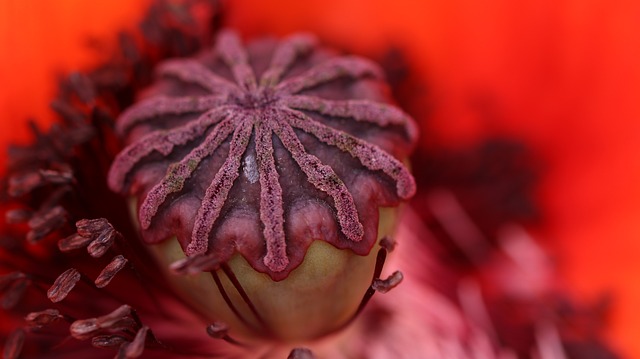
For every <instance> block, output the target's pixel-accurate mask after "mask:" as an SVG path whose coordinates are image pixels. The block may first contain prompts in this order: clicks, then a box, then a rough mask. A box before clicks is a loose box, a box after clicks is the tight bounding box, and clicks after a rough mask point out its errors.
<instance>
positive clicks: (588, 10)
mask: <svg viewBox="0 0 640 359" xmlns="http://www.w3.org/2000/svg"><path fill="white" fill-rule="evenodd" d="M147 3H148V0H144V1H136V2H135V3H134V5H132V1H131V0H94V1H91V2H87V1H83V0H57V1H55V2H54V1H41V0H2V1H1V2H0V54H1V55H0V81H1V86H0V116H1V118H0V121H1V122H0V128H1V130H0V144H1V145H2V147H3V148H5V147H6V144H7V143H9V142H16V141H25V140H27V139H28V131H27V128H26V126H25V122H26V121H25V120H26V119H27V118H29V117H33V118H37V119H38V122H40V123H42V124H46V123H48V122H50V121H51V119H52V117H53V116H52V114H51V112H50V111H49V110H48V106H47V104H48V102H49V100H50V99H51V98H52V96H53V94H54V93H55V79H56V74H59V73H65V72H68V71H71V70H73V69H77V68H85V67H87V66H90V65H91V64H92V63H95V62H96V61H98V60H99V58H100V54H99V52H97V51H95V50H88V43H89V39H90V38H96V39H99V40H101V41H104V42H105V44H106V48H105V49H103V52H102V53H103V55H105V56H106V54H107V53H108V47H109V46H112V45H113V40H114V35H115V33H116V30H119V29H122V28H131V27H132V26H134V25H135V23H136V19H138V18H139V17H140V16H141V14H142V12H143V10H144V7H145V4H147ZM227 5H228V6H229V9H230V12H229V13H228V16H227V17H226V20H225V21H226V23H227V24H229V25H231V26H235V27H238V28H240V29H241V32H242V33H243V34H245V35H251V34H256V33H262V32H268V33H273V34H285V33H289V32H292V31H295V30H310V31H313V32H316V33H318V34H319V35H320V36H321V37H322V38H324V39H325V40H327V41H329V42H331V43H333V44H336V45H339V46H342V47H344V48H349V49H351V50H352V51H356V52H360V53H369V54H379V53H381V52H382V51H383V50H384V48H382V47H383V46H387V45H388V44H395V45H396V46H397V47H398V48H401V49H403V50H406V52H407V55H408V61H409V63H410V64H411V65H412V66H413V67H415V69H416V70H417V72H416V74H417V76H418V77H419V78H418V79H416V80H422V81H423V82H424V83H427V84H428V91H425V92H424V93H423V94H420V95H421V96H423V97H424V99H423V100H424V106H425V109H426V108H427V107H428V108H429V111H430V123H429V124H428V125H424V130H425V131H428V132H429V133H430V138H432V139H434V140H436V141H439V142H442V143H467V142H470V141H473V140H474V139H477V138H480V137H482V136H486V135H487V134H496V133H499V134H507V135H511V136H514V137H516V138H520V139H523V140H525V141H526V142H527V143H528V144H529V145H530V146H531V147H532V148H533V149H534V150H535V152H536V154H538V155H539V156H540V157H542V158H543V159H544V161H545V163H546V166H547V167H546V169H547V171H546V172H545V175H544V177H543V178H542V183H541V186H540V191H539V196H540V201H541V203H542V206H543V212H544V216H545V219H546V220H545V222H544V228H542V231H541V233H542V234H543V236H544V237H546V238H545V240H548V242H549V243H553V244H554V245H555V247H556V248H555V250H556V253H555V254H556V255H557V258H558V260H559V263H560V269H561V276H562V278H563V281H564V282H565V283H566V284H567V285H568V287H569V288H568V289H569V290H570V291H571V292H572V293H574V294H575V295H576V297H577V298H578V299H580V300H584V301H588V300H590V299H593V298H595V297H596V296H597V295H598V294H599V293H601V292H602V291H603V290H610V291H611V292H612V293H613V294H614V299H615V303H614V312H613V317H612V318H611V319H612V322H611V324H612V328H611V335H610V338H609V339H610V340H611V343H612V344H613V346H614V348H616V349H618V350H619V351H620V352H622V353H624V354H625V355H626V356H627V357H640V343H638V341H637V332H638V330H640V305H638V304H639V303H640V281H639V280H638V277H640V240H639V237H640V220H639V218H640V185H639V184H640V120H639V118H640V66H638V65H639V63H640V2H637V1H607V2H605V1H591V2H586V1H582V0H538V1H519V2H513V1H509V0H496V1H478V2H471V1H463V0H424V1H413V0H395V1H393V2H389V1H384V0H348V1H346V0H334V1H327V0H307V1H296V0H274V1H268V2H267V1H261V0H236V1H233V2H231V1H229V2H227ZM478 96H480V97H482V99H483V101H485V105H484V106H485V107H484V112H483V113H482V114H480V113H479V112H478V110H477V107H475V106H474V100H475V99H477V97H478ZM425 113H426V110H425ZM418 120H423V119H420V118H419V119H418ZM4 151H5V150H4V149H3V153H2V156H0V163H4V162H6V158H5V153H4Z"/></svg>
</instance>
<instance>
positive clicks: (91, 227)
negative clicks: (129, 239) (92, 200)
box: [58, 218, 121, 258]
mask: <svg viewBox="0 0 640 359" xmlns="http://www.w3.org/2000/svg"><path fill="white" fill-rule="evenodd" d="M76 228H77V230H78V235H79V236H80V237H82V238H86V239H87V241H84V240H82V238H78V237H74V236H71V237H67V238H65V239H63V240H61V241H60V242H59V243H58V247H60V249H61V250H63V249H62V248H65V249H66V248H68V250H71V249H75V248H80V247H81V246H84V245H85V244H86V243H87V242H88V243H89V245H88V246H87V252H89V254H90V255H91V256H92V257H94V258H98V257H101V256H103V255H104V254H105V253H106V252H107V250H108V249H109V248H111V246H112V245H113V243H114V242H115V240H116V238H119V237H120V236H121V234H120V232H118V231H116V230H115V229H114V228H113V226H112V225H111V223H109V221H107V220H106V219H104V218H98V219H81V220H79V221H78V222H76Z"/></svg>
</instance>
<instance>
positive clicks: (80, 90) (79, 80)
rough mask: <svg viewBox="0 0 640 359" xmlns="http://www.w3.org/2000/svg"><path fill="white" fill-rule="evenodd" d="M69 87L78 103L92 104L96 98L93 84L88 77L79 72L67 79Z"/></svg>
mask: <svg viewBox="0 0 640 359" xmlns="http://www.w3.org/2000/svg"><path fill="white" fill-rule="evenodd" d="M67 83H68V84H69V87H70V88H71V89H72V90H73V91H74V92H75V93H76V95H77V96H78V98H79V99H80V101H82V102H84V103H85V104H92V103H93V102H94V100H95V97H96V91H95V88H94V86H93V82H92V81H91V79H89V77H88V76H87V75H85V74H83V73H80V72H74V73H72V74H71V75H69V77H67Z"/></svg>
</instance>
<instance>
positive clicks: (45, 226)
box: [27, 206, 67, 242]
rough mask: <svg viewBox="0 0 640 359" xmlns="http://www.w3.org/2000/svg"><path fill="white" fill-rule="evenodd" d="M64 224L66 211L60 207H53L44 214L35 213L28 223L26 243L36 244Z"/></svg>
mask: <svg viewBox="0 0 640 359" xmlns="http://www.w3.org/2000/svg"><path fill="white" fill-rule="evenodd" d="M66 222H67V211H65V209H64V208H62V206H55V207H53V208H51V209H49V210H47V211H45V212H37V213H36V214H34V215H33V217H32V218H31V219H30V220H29V222H28V225H29V228H30V229H31V230H30V231H29V233H27V241H29V242H36V241H38V240H40V239H42V238H44V237H45V236H46V235H48V234H49V233H51V232H53V231H55V230H56V229H58V228H60V227H62V226H63V225H64V224H65V223H66Z"/></svg>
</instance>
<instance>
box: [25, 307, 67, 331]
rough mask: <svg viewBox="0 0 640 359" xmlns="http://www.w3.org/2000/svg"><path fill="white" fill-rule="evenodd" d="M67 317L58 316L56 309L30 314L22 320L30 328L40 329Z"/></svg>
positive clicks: (58, 312)
mask: <svg viewBox="0 0 640 359" xmlns="http://www.w3.org/2000/svg"><path fill="white" fill-rule="evenodd" d="M66 319H67V317H65V316H64V315H62V314H60V311H59V310H57V309H45V310H43V311H40V312H31V313H29V314H27V316H26V317H25V318H24V320H25V321H26V322H27V323H28V324H29V325H30V326H32V327H36V328H41V327H45V326H47V325H49V324H52V323H55V322H58V321H61V320H66Z"/></svg>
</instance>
